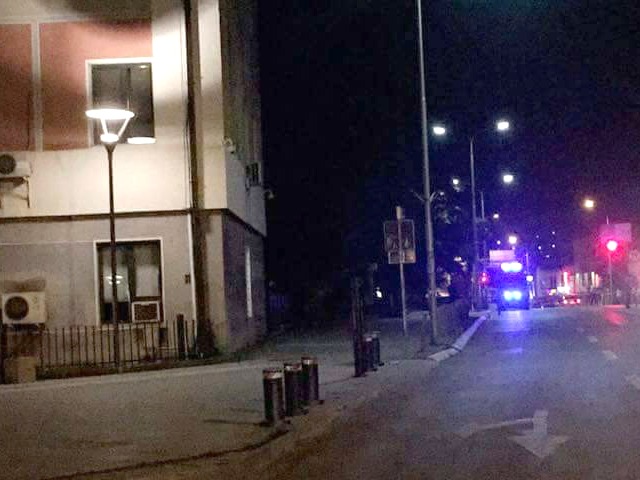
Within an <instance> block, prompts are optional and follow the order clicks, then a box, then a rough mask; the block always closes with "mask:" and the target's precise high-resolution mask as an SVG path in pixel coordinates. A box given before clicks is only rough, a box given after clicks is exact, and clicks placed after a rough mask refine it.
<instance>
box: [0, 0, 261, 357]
mask: <svg viewBox="0 0 640 480" xmlns="http://www.w3.org/2000/svg"><path fill="white" fill-rule="evenodd" d="M256 3H257V2H255V0H238V1H230V0H220V1H218V0H192V2H191V4H192V7H193V14H194V17H192V18H194V19H195V21H194V22H192V28H193V29H194V32H195V35H194V38H195V39H196V41H197V43H196V45H195V47H194V49H192V51H191V53H192V54H194V55H193V61H194V62H195V65H196V67H197V71H198V72H199V74H198V75H197V76H196V78H195V81H194V85H193V92H194V98H195V105H196V109H195V111H196V115H195V121H194V122H193V124H192V125H190V123H189V121H188V117H187V92H188V85H187V73H186V72H187V58H188V52H187V50H186V47H185V45H186V42H185V38H186V37H185V35H186V34H185V12H184V7H183V4H184V2H183V1H181V0H137V1H135V2H132V1H128V0H102V1H82V2H69V1H65V0H46V1H44V0H42V1H39V0H23V1H5V2H2V3H1V4H0V44H1V45H2V47H1V50H2V51H1V52H0V68H1V71H2V72H3V82H2V83H3V86H2V89H0V103H1V104H2V111H1V113H0V156H3V157H2V158H1V159H0V202H1V205H0V223H1V225H0V265H1V268H0V290H2V292H1V293H7V292H11V291H15V290H29V289H34V290H41V291H44V293H45V296H46V305H47V308H46V312H47V313H46V316H47V318H46V324H47V325H48V326H50V327H63V326H69V325H91V326H97V327H99V328H108V324H109V322H110V311H111V310H110V309H111V304H110V302H111V296H110V284H109V281H110V265H109V260H108V259H109V250H108V242H109V224H108V218H107V217H108V216H107V213H108V211H109V208H108V198H109V197H108V173H107V160H106V153H105V150H104V148H103V147H102V146H101V145H99V144H98V142H97V138H96V134H95V130H94V126H93V125H92V124H91V123H90V122H89V121H88V120H87V119H86V118H85V114H84V112H85V110H86V109H87V108H90V107H92V106H96V105H99V104H107V103H108V104H113V103H115V104H118V105H119V106H122V107H127V108H129V109H131V110H133V111H134V112H135V113H136V118H135V119H134V120H133V122H132V123H131V125H130V126H129V128H128V131H127V133H128V136H144V137H154V138H155V139H156V143H155V144H153V145H128V144H121V145H119V146H118V147H117V149H116V151H115V161H114V185H115V210H116V212H117V219H116V232H117V238H118V256H117V262H118V268H117V273H118V280H119V282H118V298H119V305H118V307H119V308H118V309H119V311H120V312H121V320H122V321H123V322H125V323H127V322H131V321H132V307H133V305H134V304H136V302H150V303H151V304H155V305H157V314H158V318H157V320H158V321H159V324H160V325H163V324H166V322H168V321H171V320H173V319H175V318H176V316H177V315H178V314H183V315H184V316H185V317H186V318H187V319H192V318H196V317H197V318H199V319H200V321H199V324H198V326H199V327H200V328H201V329H202V331H203V332H206V331H210V332H212V334H213V335H212V336H213V340H214V342H215V346H216V347H218V348H220V349H226V350H235V349H238V348H241V347H244V346H246V345H248V344H251V343H254V342H255V341H256V340H257V339H258V338H259V337H260V336H261V335H263V333H264V332H265V328H266V319H265V308H266V307H265V305H266V299H265V273H264V272H265V261H264V257H265V254H264V239H265V236H266V220H265V206H264V190H263V188H262V185H261V171H262V168H261V166H262V139H261V113H260V112H261V105H260V95H259V84H258V79H259V71H258V57H257V52H258V49H257V20H256V19H257V5H256ZM190 126H191V127H194V130H193V131H194V132H195V142H196V143H197V145H198V151H199V158H197V159H196V164H197V166H198V171H197V176H196V177H194V176H193V175H192V173H193V171H194V170H193V168H192V167H193V165H194V164H193V163H192V159H191V157H190V148H189V146H190V141H189V132H190V130H189V127H190ZM195 183H197V185H198V186H199V190H198V191H197V192H196V195H198V196H199V198H200V207H201V208H200V210H198V211H197V212H195V214H196V215H197V216H198V217H199V219H200V221H201V225H202V226H203V229H204V233H203V236H202V245H201V247H202V251H203V254H202V255H201V256H194V249H193V245H192V242H193V241H194V236H193V231H192V221H191V220H192V215H193V214H194V211H193V210H192V206H193V204H192V201H191V199H192V191H191V189H192V188H193V187H194V185H195ZM196 241H197V240H196ZM194 262H202V266H203V269H204V276H203V279H204V281H203V285H202V287H203V288H202V292H203V294H202V295H201V294H199V293H198V292H197V291H196V289H195V285H194V280H195V276H194V271H195V270H194ZM197 305H199V307H200V311H197V308H196V306H197Z"/></svg>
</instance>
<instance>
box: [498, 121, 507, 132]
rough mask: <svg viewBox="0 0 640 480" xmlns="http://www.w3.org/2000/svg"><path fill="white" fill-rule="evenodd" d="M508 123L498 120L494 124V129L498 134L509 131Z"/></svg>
mask: <svg viewBox="0 0 640 480" xmlns="http://www.w3.org/2000/svg"><path fill="white" fill-rule="evenodd" d="M509 127H510V125H509V122H508V121H507V120H498V122H496V129H497V130H498V131H499V132H506V131H507V130H509Z"/></svg>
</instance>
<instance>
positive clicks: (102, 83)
mask: <svg viewBox="0 0 640 480" xmlns="http://www.w3.org/2000/svg"><path fill="white" fill-rule="evenodd" d="M91 88H92V100H93V108H101V107H111V108H124V109H127V110H131V111H132V112H133V113H135V115H136V116H135V117H134V118H133V119H132V120H131V122H130V123H129V126H128V127H127V131H126V135H125V136H126V137H127V138H130V137H154V136H155V129H154V123H153V89H152V83H151V63H108V64H93V65H91ZM124 140H126V139H122V140H121V141H124ZM94 142H96V143H99V142H100V130H99V127H98V126H96V127H95V129H94Z"/></svg>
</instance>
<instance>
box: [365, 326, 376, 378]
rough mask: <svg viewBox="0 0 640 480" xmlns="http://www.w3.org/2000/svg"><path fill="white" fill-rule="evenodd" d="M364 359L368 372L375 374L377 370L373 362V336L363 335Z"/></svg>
mask: <svg viewBox="0 0 640 480" xmlns="http://www.w3.org/2000/svg"><path fill="white" fill-rule="evenodd" d="M364 358H365V365H366V368H367V370H368V371H371V372H375V371H376V370H378V368H377V367H376V364H375V361H374V352H373V336H372V335H371V334H370V333H365V334H364Z"/></svg>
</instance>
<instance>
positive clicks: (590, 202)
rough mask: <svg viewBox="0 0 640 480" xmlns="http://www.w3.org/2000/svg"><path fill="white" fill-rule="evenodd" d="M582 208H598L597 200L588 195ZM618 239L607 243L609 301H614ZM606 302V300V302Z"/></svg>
mask: <svg viewBox="0 0 640 480" xmlns="http://www.w3.org/2000/svg"><path fill="white" fill-rule="evenodd" d="M582 208H584V209H585V210H587V211H589V212H593V211H594V210H595V209H596V201H595V200H594V199H593V198H591V197H586V198H585V199H584V200H583V202H582ZM605 221H606V224H607V225H609V215H606V216H605ZM618 246H619V245H618V241H617V240H614V239H609V240H607V242H606V243H605V247H606V249H607V276H608V277H609V278H608V280H609V282H608V283H609V302H611V303H613V264H612V263H611V255H612V254H613V253H615V251H616V250H617V249H618ZM605 303H606V302H605Z"/></svg>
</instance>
